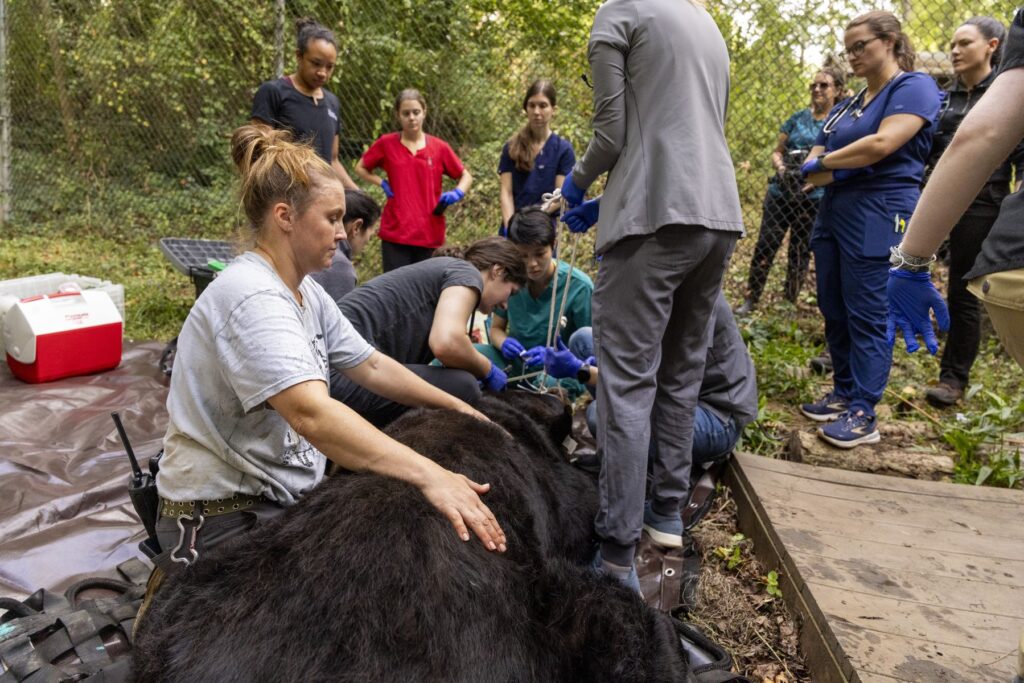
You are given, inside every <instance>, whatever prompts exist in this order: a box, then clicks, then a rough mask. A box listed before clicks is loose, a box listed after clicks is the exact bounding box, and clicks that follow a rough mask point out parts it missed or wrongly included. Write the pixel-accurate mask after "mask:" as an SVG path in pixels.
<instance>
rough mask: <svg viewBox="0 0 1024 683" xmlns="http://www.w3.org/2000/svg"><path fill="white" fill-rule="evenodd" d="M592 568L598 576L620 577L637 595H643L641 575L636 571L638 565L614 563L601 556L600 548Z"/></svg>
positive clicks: (622, 582) (623, 583) (624, 584)
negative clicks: (627, 565)
mask: <svg viewBox="0 0 1024 683" xmlns="http://www.w3.org/2000/svg"><path fill="white" fill-rule="evenodd" d="M590 568H591V569H593V570H594V573H596V574H597V575H598V576H604V575H607V576H610V577H612V578H614V579H618V580H619V583H621V584H622V585H623V586H625V587H626V588H628V589H629V590H631V591H633V592H634V593H636V594H637V595H639V596H641V597H643V593H642V592H641V591H640V577H639V576H638V575H637V573H636V567H634V566H632V565H630V566H629V567H623V566H622V565H618V564H612V563H611V562H608V561H607V560H604V559H602V558H601V551H600V550H598V551H597V553H596V554H595V555H594V559H593V561H592V562H591V563H590Z"/></svg>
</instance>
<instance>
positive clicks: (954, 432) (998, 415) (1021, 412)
mask: <svg viewBox="0 0 1024 683" xmlns="http://www.w3.org/2000/svg"><path fill="white" fill-rule="evenodd" d="M979 394H983V395H984V397H985V399H986V406H987V407H985V408H984V409H983V410H982V411H981V412H980V413H978V412H975V413H971V414H969V415H964V414H963V413H958V414H957V415H956V416H955V417H954V418H953V419H952V420H948V421H947V426H946V427H945V429H944V430H943V432H942V438H943V439H944V440H945V441H946V443H948V444H949V445H950V446H952V447H953V450H955V451H956V463H955V478H956V481H959V482H962V483H967V484H975V485H977V486H981V485H988V486H1003V487H1007V488H1021V483H1022V482H1024V469H1022V468H1021V455H1020V451H1021V446H1022V445H1024V434H1020V433H1019V432H1020V431H1021V430H1022V428H1024V398H1022V399H1018V400H1017V401H1015V402H1014V401H1009V400H1007V399H1005V398H1003V397H1001V396H999V395H998V394H995V393H993V392H991V391H986V390H984V389H982V388H981V387H980V386H979V385H975V386H973V387H971V389H970V390H969V391H968V396H967V398H968V400H971V399H979V396H978V395H979Z"/></svg>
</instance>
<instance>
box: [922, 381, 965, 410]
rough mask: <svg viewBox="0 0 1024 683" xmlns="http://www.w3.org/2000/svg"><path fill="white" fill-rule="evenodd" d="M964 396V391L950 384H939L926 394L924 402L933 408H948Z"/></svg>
mask: <svg viewBox="0 0 1024 683" xmlns="http://www.w3.org/2000/svg"><path fill="white" fill-rule="evenodd" d="M963 396H964V390H963V389H961V388H960V387H956V386H953V385H952V384H950V383H948V382H939V383H938V384H936V385H935V386H934V387H930V388H929V389H928V391H926V392H924V400H926V401H928V405H930V406H931V407H933V408H948V407H950V406H951V405H953V404H954V403H956V402H957V401H959V400H960V399H961V398H963Z"/></svg>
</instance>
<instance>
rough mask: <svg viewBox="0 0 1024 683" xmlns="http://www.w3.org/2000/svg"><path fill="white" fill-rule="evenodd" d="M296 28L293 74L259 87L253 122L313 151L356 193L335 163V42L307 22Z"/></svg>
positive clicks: (322, 29) (338, 116) (311, 21)
mask: <svg viewBox="0 0 1024 683" xmlns="http://www.w3.org/2000/svg"><path fill="white" fill-rule="evenodd" d="M295 28H296V31H297V36H296V49H295V58H296V60H297V62H298V63H297V64H296V67H295V73H292V74H290V75H288V76H282V77H281V78H277V79H274V80H272V81H266V82H265V83H263V84H262V85H260V87H259V89H258V90H257V91H256V96H255V97H254V98H253V101H252V121H253V123H256V124H263V125H267V126H271V127H272V128H279V129H284V130H289V131H291V133H292V135H293V136H294V138H295V139H296V140H300V141H303V142H307V143H309V144H310V145H312V146H313V149H315V150H316V152H317V154H319V155H320V157H321V158H322V159H323V160H324V161H326V162H327V163H329V164H330V165H331V168H333V169H334V172H335V173H337V174H338V178H339V179H340V180H341V184H342V185H344V186H345V188H346V189H351V190H357V189H359V187H358V186H357V185H356V184H355V183H354V182H352V178H351V177H350V176H349V174H348V171H346V170H345V167H344V166H342V165H341V162H340V161H338V136H339V134H340V133H341V102H340V101H339V100H338V98H337V97H335V96H334V94H333V93H331V92H330V91H328V90H327V88H326V85H327V82H328V81H330V80H331V74H332V73H334V65H335V63H336V62H337V59H338V42H337V41H336V40H335V39H334V33H333V32H331V31H330V30H328V29H327V28H325V27H323V26H321V25H320V24H318V23H317V22H316V20H314V19H311V18H309V17H303V18H301V19H299V20H297V21H296V22H295Z"/></svg>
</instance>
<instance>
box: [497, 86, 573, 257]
mask: <svg viewBox="0 0 1024 683" xmlns="http://www.w3.org/2000/svg"><path fill="white" fill-rule="evenodd" d="M557 102H558V97H557V95H556V94H555V86H553V85H552V84H551V81H547V80H543V79H541V80H537V81H534V82H533V83H532V84H531V85H530V87H529V89H528V90H527V91H526V97H524V98H523V111H524V112H526V117H527V122H526V125H525V126H523V127H522V128H520V129H519V130H518V131H517V132H516V134H515V135H513V136H512V137H511V138H510V139H509V141H508V142H506V143H505V146H504V147H503V148H502V150H501V160H500V161H499V162H498V175H499V176H500V177H501V235H502V237H504V236H505V232H506V230H507V229H508V222H509V220H510V219H511V218H512V214H514V213H515V212H516V211H518V210H519V209H522V208H525V207H527V206H533V205H535V204H540V203H541V202H542V197H543V196H544V193H545V192H552V191H554V189H555V188H556V187H561V186H562V181H564V180H565V176H567V175H569V171H571V170H572V167H573V164H575V163H576V154H575V153H574V152H573V150H572V145H571V144H569V141H568V140H566V139H564V138H561V137H559V136H557V135H555V134H554V133H552V132H551V118H552V117H553V116H554V114H555V107H556V105H557Z"/></svg>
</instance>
